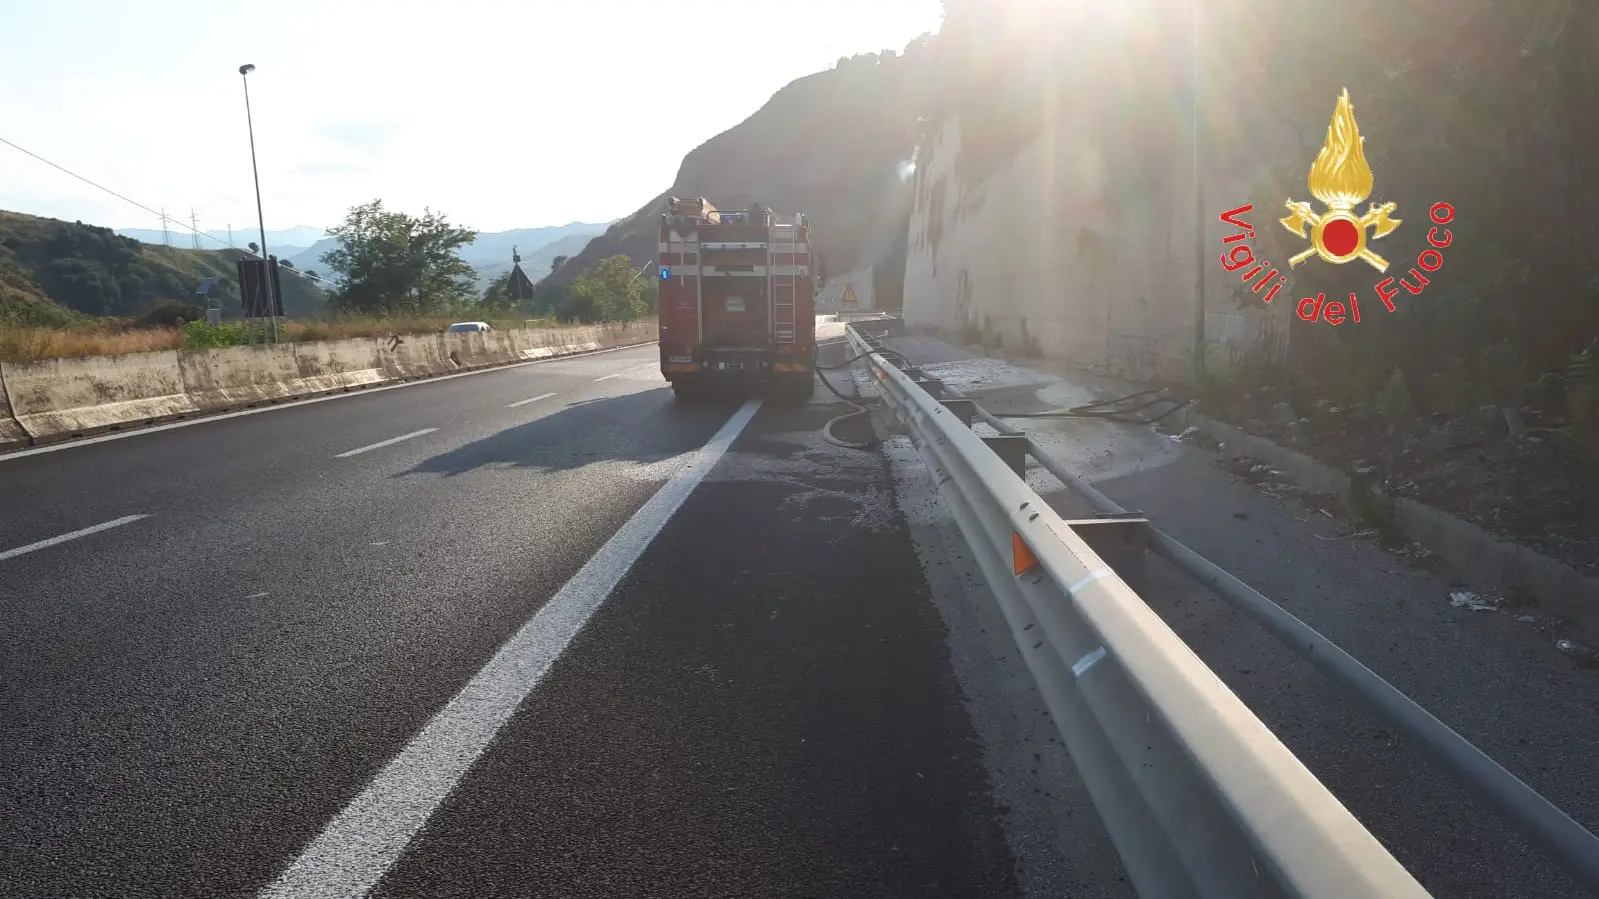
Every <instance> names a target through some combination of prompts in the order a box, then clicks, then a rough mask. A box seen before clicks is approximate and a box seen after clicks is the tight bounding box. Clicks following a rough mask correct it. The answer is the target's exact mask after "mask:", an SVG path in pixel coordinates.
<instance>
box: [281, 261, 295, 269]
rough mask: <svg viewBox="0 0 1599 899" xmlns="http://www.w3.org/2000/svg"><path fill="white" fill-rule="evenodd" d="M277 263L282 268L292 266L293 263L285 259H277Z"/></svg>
mask: <svg viewBox="0 0 1599 899" xmlns="http://www.w3.org/2000/svg"><path fill="white" fill-rule="evenodd" d="M278 265H281V266H283V267H284V268H294V263H292V262H290V261H289V260H287V259H279V260H278Z"/></svg>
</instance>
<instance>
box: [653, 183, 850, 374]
mask: <svg viewBox="0 0 1599 899" xmlns="http://www.w3.org/2000/svg"><path fill="white" fill-rule="evenodd" d="M659 249H660V257H659V277H660V323H661V374H663V375H664V376H665V377H666V379H667V380H668V381H670V382H672V389H673V391H674V392H676V394H677V396H678V397H679V398H681V399H688V398H691V397H694V396H698V395H699V394H701V393H702V392H704V390H705V389H706V388H709V387H714V386H716V385H718V384H722V385H727V386H732V387H761V388H769V389H771V390H773V391H774V392H775V393H776V394H777V395H778V396H779V397H781V398H784V399H788V400H802V399H804V398H806V397H809V396H810V395H811V387H812V385H813V384H814V381H813V380H812V378H813V375H812V371H811V359H812V352H813V348H814V344H815V342H816V341H815V337H816V317H815V315H814V303H815V294H816V291H817V290H818V289H819V288H820V286H821V278H820V274H821V272H820V266H819V262H820V260H819V259H818V260H817V262H818V267H817V271H816V272H814V273H813V271H812V253H811V248H810V226H809V223H808V222H807V221H806V218H805V216H803V215H793V216H779V215H775V214H774V213H773V212H772V211H771V210H770V209H766V208H764V207H761V206H756V207H755V208H752V209H750V210H748V211H746V212H722V211H718V210H717V209H716V208H715V207H713V206H712V205H711V204H710V203H708V202H706V200H705V198H703V197H700V198H697V199H690V200H683V199H678V198H677V197H669V198H668V199H667V205H666V212H665V213H663V214H662V215H661V235H660V247H659Z"/></svg>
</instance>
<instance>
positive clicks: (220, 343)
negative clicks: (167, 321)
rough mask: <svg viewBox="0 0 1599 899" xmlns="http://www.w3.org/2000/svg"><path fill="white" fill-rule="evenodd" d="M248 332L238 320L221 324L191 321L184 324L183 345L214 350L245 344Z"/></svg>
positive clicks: (189, 347) (195, 348) (193, 348)
mask: <svg viewBox="0 0 1599 899" xmlns="http://www.w3.org/2000/svg"><path fill="white" fill-rule="evenodd" d="M248 336H249V335H248V332H247V331H246V330H245V327H244V325H242V324H239V323H237V322H224V323H222V324H220V325H212V324H207V323H206V322H203V321H196V322H189V323H188V324H186V325H184V326H183V346H184V347H185V348H187V349H191V350H214V349H219V348H221V347H229V346H244V345H245V343H246V342H247V339H246V338H247V337H248Z"/></svg>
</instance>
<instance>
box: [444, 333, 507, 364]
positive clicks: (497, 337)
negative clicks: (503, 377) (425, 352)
mask: <svg viewBox="0 0 1599 899" xmlns="http://www.w3.org/2000/svg"><path fill="white" fill-rule="evenodd" d="M514 335H515V332H513V331H465V332H462V333H453V334H445V335H444V345H445V349H446V351H447V355H450V358H451V359H453V360H456V361H457V362H459V363H460V365H461V367H462V368H466V369H468V370H471V369H477V368H486V367H488V366H491V365H505V364H506V363H509V362H518V361H521V356H520V355H519V354H518V353H517V347H516V337H515V336H514Z"/></svg>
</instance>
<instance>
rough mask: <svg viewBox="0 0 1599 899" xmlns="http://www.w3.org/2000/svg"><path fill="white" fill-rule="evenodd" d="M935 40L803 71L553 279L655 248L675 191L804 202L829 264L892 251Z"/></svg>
mask: <svg viewBox="0 0 1599 899" xmlns="http://www.w3.org/2000/svg"><path fill="white" fill-rule="evenodd" d="M931 47H932V39H931V38H930V37H925V36H924V37H923V38H920V39H918V40H916V41H914V42H912V43H911V45H910V46H908V47H907V48H906V50H905V52H904V53H903V54H893V53H887V54H884V55H883V56H878V55H877V54H866V55H863V56H857V57H854V58H852V59H849V60H841V61H840V65H839V66H838V67H837V68H834V69H831V70H829V71H826V72H818V73H816V74H813V75H808V76H806V77H804V78H800V79H798V80H796V81H794V82H792V83H790V84H789V85H788V86H787V87H784V88H783V89H782V90H780V91H778V92H777V93H776V94H774V95H773V96H772V98H771V100H769V101H767V103H766V105H764V106H762V107H761V108H760V109H759V110H757V111H756V112H755V113H754V114H753V115H751V116H750V117H749V118H747V119H745V120H744V121H743V122H741V123H739V124H738V125H735V126H734V127H732V128H730V129H728V130H727V131H724V132H722V133H721V134H719V135H717V136H715V137H713V138H711V139H710V140H708V141H706V142H705V143H704V144H702V145H700V146H699V147H697V148H696V149H694V150H693V151H691V152H690V153H689V154H688V155H687V156H686V157H684V159H683V163H682V165H681V166H680V167H679V168H678V173H677V177H676V179H675V180H674V181H673V182H672V184H671V185H670V187H668V188H667V189H665V190H663V191H662V192H661V193H660V194H658V195H656V196H655V197H652V198H650V199H649V201H648V202H647V203H645V204H644V205H643V206H642V207H640V208H639V210H638V211H637V212H635V213H633V214H632V215H630V216H628V217H627V218H625V219H623V220H621V221H620V222H617V223H616V224H614V225H612V226H611V227H610V228H609V229H607V230H606V232H605V233H604V234H603V235H601V236H599V237H597V238H595V239H594V240H592V241H590V242H589V244H588V246H586V247H585V248H584V249H583V251H582V252H581V253H578V254H577V255H575V256H574V257H573V258H572V261H571V262H569V263H567V264H566V265H565V266H563V267H562V268H561V270H560V271H559V272H556V273H554V274H552V275H551V276H550V277H549V278H547V279H546V281H548V282H549V283H550V284H551V285H563V286H564V285H566V284H570V283H571V281H572V279H573V278H576V277H577V276H578V275H579V274H581V273H582V272H583V271H584V270H586V269H587V268H589V267H590V266H592V265H594V264H596V263H598V262H599V261H601V260H603V259H605V258H607V257H609V256H613V255H616V254H618V253H621V254H625V255H627V256H628V257H630V258H631V259H632V260H633V264H634V265H643V264H645V263H646V262H648V261H649V260H651V259H652V258H654V256H655V246H656V236H655V235H656V231H655V227H656V222H657V216H658V215H659V213H660V212H661V211H662V208H663V203H664V201H665V198H666V197H667V196H669V195H676V196H684V197H698V196H703V197H706V198H707V199H709V200H710V201H711V202H712V203H713V204H714V205H716V206H717V207H719V208H722V209H744V208H748V207H749V206H750V205H752V204H754V203H756V202H760V203H764V204H765V205H767V206H769V207H771V208H772V209H774V210H776V211H778V212H781V213H785V214H787V213H793V212H803V213H805V214H807V215H809V216H810V217H811V219H812V221H813V223H814V226H815V238H814V240H815V244H816V246H817V249H819V250H820V251H821V252H822V254H823V255H824V256H825V257H826V259H827V268H828V271H830V272H843V271H846V270H849V269H852V268H857V267H859V266H862V265H869V264H873V263H876V262H879V261H885V260H886V259H887V257H888V256H890V255H891V254H892V253H893V251H894V249H895V246H894V245H895V243H896V239H897V238H898V237H899V235H900V233H901V232H903V230H904V227H905V223H906V216H907V215H908V213H909V202H910V199H911V190H910V185H909V183H908V181H907V180H906V175H907V174H908V163H909V161H910V159H911V157H912V154H913V153H914V149H915V144H916V139H917V117H918V114H919V112H918V109H919V102H920V101H919V94H920V92H921V91H922V89H923V87H924V85H925V84H926V83H927V77H928V69H927V65H928V63H929V62H930V61H931V59H932V53H931Z"/></svg>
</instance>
